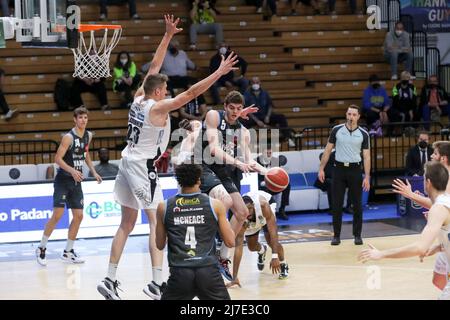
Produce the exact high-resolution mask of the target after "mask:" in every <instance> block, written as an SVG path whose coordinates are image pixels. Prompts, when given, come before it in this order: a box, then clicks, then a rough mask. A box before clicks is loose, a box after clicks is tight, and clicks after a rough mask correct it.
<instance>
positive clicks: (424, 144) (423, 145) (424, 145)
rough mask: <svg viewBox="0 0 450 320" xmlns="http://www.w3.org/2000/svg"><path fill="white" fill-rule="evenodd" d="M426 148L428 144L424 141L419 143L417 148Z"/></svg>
mask: <svg viewBox="0 0 450 320" xmlns="http://www.w3.org/2000/svg"><path fill="white" fill-rule="evenodd" d="M426 147H428V143H427V142H426V141H420V142H419V148H422V149H425V148H426Z"/></svg>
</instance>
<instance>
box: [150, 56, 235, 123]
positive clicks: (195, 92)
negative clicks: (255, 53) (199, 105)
mask: <svg viewBox="0 0 450 320" xmlns="http://www.w3.org/2000/svg"><path fill="white" fill-rule="evenodd" d="M236 62H237V58H236V55H234V54H233V53H232V54H230V55H229V56H228V57H227V58H226V59H224V58H223V57H222V62H221V64H220V67H219V69H217V70H216V71H215V72H214V73H212V74H211V75H210V76H208V77H207V78H205V79H203V80H202V81H200V82H197V83H196V84H194V85H193V86H192V87H190V88H189V89H188V90H186V91H184V92H183V93H181V94H179V95H177V96H176V97H175V98H172V99H165V100H161V101H158V102H157V103H156V104H155V105H154V107H153V108H152V110H151V112H152V113H153V112H154V113H159V114H160V115H161V114H164V115H165V114H167V113H169V112H170V111H174V110H177V109H179V108H180V107H181V106H184V105H185V104H186V103H188V102H189V101H191V100H193V99H194V98H196V97H198V96H199V95H200V94H202V93H203V92H205V91H206V90H208V88H209V87H211V86H212V85H213V84H214V83H215V82H216V81H217V80H218V79H219V78H220V77H221V76H222V75H224V74H227V73H228V72H230V71H231V70H235V69H236V68H235V67H233V66H234V65H235V64H236Z"/></svg>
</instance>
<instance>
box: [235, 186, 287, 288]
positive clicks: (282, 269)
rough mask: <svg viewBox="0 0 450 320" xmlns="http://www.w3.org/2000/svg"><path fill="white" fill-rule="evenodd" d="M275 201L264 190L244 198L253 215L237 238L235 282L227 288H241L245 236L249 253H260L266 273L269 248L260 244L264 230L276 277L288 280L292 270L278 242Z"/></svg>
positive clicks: (260, 268) (261, 263)
mask: <svg viewBox="0 0 450 320" xmlns="http://www.w3.org/2000/svg"><path fill="white" fill-rule="evenodd" d="M271 197H272V195H271V194H269V193H267V192H264V191H261V190H257V191H253V192H248V193H246V194H245V195H244V196H243V197H242V199H243V201H244V203H245V205H246V207H247V209H248V212H249V215H248V217H247V220H246V221H245V222H244V225H243V226H242V228H241V230H240V232H239V233H238V235H237V236H236V247H235V250H234V258H233V280H232V281H231V282H230V283H228V285H227V287H231V286H234V285H237V286H239V287H240V286H241V284H240V283H239V278H238V272H239V266H240V263H241V259H242V252H243V249H244V248H243V247H244V236H245V239H246V240H247V247H248V249H249V250H250V251H252V252H257V253H258V262H257V267H258V270H260V271H262V270H263V269H264V262H265V259H266V252H267V246H266V245H265V244H261V243H260V242H259V241H258V238H259V232H260V231H261V229H263V231H264V237H265V238H266V241H267V243H268V244H269V246H270V248H271V250H272V260H271V261H270V268H271V269H272V273H279V276H278V278H279V279H280V280H283V279H286V278H287V277H288V271H289V267H288V264H287V262H286V261H285V257H284V249H283V246H282V245H281V244H280V242H279V241H278V229H277V219H276V217H275V213H274V212H275V206H276V203H272V204H270V203H269V201H270V198H271Z"/></svg>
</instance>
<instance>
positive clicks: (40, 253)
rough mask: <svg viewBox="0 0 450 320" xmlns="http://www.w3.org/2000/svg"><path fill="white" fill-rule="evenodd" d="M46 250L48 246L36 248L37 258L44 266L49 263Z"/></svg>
mask: <svg viewBox="0 0 450 320" xmlns="http://www.w3.org/2000/svg"><path fill="white" fill-rule="evenodd" d="M45 250H47V248H41V247H37V248H36V260H37V262H38V263H39V264H40V265H41V266H44V267H45V266H46V265H47V258H46V257H45Z"/></svg>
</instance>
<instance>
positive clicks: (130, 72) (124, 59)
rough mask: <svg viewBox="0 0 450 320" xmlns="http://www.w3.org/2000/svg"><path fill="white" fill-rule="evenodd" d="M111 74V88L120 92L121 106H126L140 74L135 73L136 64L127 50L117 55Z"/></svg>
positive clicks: (129, 101) (139, 79)
mask: <svg viewBox="0 0 450 320" xmlns="http://www.w3.org/2000/svg"><path fill="white" fill-rule="evenodd" d="M113 74H114V81H113V90H114V92H120V93H121V95H122V100H123V102H122V107H128V106H129V105H130V104H131V103H132V102H133V91H134V90H136V89H137V88H138V85H139V82H140V81H141V76H140V75H139V74H138V73H137V70H136V64H135V63H134V62H133V61H132V60H131V57H130V54H129V53H128V52H127V51H122V52H120V53H119V54H118V55H117V60H116V64H115V65H114V70H113Z"/></svg>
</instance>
